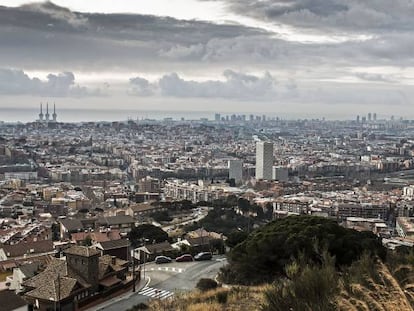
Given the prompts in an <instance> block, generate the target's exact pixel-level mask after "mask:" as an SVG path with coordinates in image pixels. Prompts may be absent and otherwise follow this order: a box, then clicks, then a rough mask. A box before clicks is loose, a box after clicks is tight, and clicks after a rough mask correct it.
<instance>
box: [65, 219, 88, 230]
mask: <svg viewBox="0 0 414 311" xmlns="http://www.w3.org/2000/svg"><path fill="white" fill-rule="evenodd" d="M60 223H61V224H62V225H63V226H64V227H65V228H66V230H68V231H77V230H81V229H83V224H82V222H81V221H80V220H79V219H62V220H60Z"/></svg>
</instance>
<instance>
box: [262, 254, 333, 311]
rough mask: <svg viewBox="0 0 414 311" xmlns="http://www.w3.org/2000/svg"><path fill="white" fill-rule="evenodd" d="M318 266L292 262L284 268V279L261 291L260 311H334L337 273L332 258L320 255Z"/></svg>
mask: <svg viewBox="0 0 414 311" xmlns="http://www.w3.org/2000/svg"><path fill="white" fill-rule="evenodd" d="M323 257H324V259H323V261H324V262H323V264H322V265H321V266H318V265H317V266H310V265H308V264H304V263H298V262H297V261H294V262H292V263H291V264H289V265H288V266H287V267H286V275H287V276H288V278H286V279H284V280H282V281H277V282H275V283H274V284H273V285H272V286H271V287H270V288H269V289H268V290H267V291H265V303H264V304H263V305H262V310H263V311H285V310H295V311H331V310H336V307H335V303H334V300H335V295H336V294H337V293H338V274H337V272H336V270H335V264H334V259H333V257H330V256H329V255H328V254H327V253H325V254H324V256H323Z"/></svg>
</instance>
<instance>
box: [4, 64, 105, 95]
mask: <svg viewBox="0 0 414 311" xmlns="http://www.w3.org/2000/svg"><path fill="white" fill-rule="evenodd" d="M0 94H1V95H40V96H53V97H84V96H98V95H99V94H100V93H99V91H97V90H89V89H88V88H85V87H81V86H79V85H77V84H75V76H74V74H73V73H72V72H62V73H59V74H57V75H56V74H49V75H48V76H47V80H46V81H42V80H40V79H39V78H30V77H29V76H28V75H27V74H26V73H24V72H23V71H22V70H14V69H0Z"/></svg>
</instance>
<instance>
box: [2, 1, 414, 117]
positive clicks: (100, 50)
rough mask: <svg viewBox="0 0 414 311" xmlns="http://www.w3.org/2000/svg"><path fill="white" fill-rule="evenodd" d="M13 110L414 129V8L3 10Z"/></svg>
mask: <svg viewBox="0 0 414 311" xmlns="http://www.w3.org/2000/svg"><path fill="white" fill-rule="evenodd" d="M0 5H1V6H2V7H0V120H2V116H1V111H2V109H9V108H10V107H33V106H37V105H38V103H39V102H41V101H43V102H44V101H50V102H52V101H53V102H56V104H57V106H58V108H59V107H62V108H68V107H72V108H77V109H80V108H85V109H97V108H102V109H110V108H111V107H115V108H119V109H128V110H135V109H136V110H166V111H173V110H180V111H186V110H191V111H217V112H222V113H225V112H238V111H239V112H258V113H262V112H268V113H269V114H271V115H275V116H276V115H279V116H297V117H318V116H319V117H327V118H329V117H335V118H337V117H338V118H339V117H342V118H350V117H352V118H353V117H355V116H356V115H357V114H364V113H367V112H376V113H377V114H378V115H379V116H382V117H389V116H391V115H395V116H403V117H407V118H412V117H414V109H412V108H413V100H412V98H413V95H414V89H413V84H414V67H413V60H414V53H413V52H412V51H414V19H413V18H412V17H413V16H414V1H413V0H393V1H389V0H364V1H361V0H348V1H343V0H280V1H277V0H222V1H221V0H151V1H135V0H117V1H112V0H88V1H85V0H55V1H54V2H53V3H50V2H43V3H41V2H37V3H30V4H28V3H27V1H21V0H9V1H4V0H0Z"/></svg>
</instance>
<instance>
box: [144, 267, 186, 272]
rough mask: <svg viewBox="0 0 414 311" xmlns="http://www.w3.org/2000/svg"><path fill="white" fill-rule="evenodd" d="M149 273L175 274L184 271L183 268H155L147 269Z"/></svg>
mask: <svg viewBox="0 0 414 311" xmlns="http://www.w3.org/2000/svg"><path fill="white" fill-rule="evenodd" d="M148 270H149V271H166V272H175V273H182V272H184V271H185V269H183V268H175V267H155V268H149V269H148Z"/></svg>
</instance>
